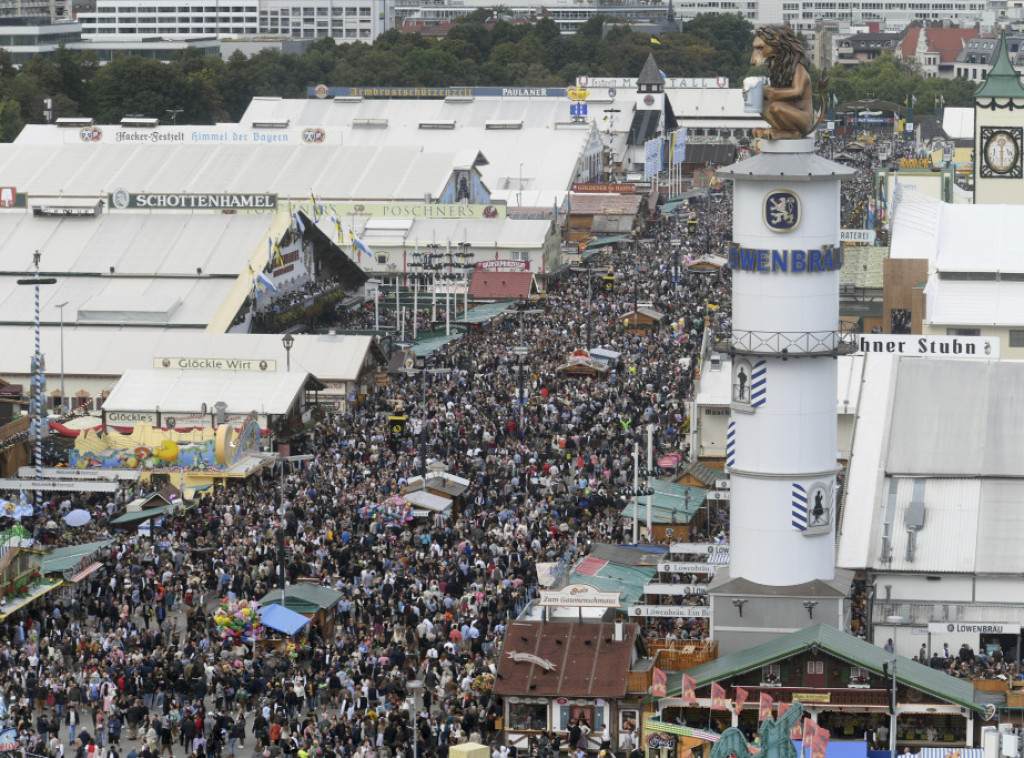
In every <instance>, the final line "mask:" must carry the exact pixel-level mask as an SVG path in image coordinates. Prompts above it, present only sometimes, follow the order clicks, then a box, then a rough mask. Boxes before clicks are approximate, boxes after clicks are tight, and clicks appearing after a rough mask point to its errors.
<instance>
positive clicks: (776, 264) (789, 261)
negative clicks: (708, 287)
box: [729, 242, 843, 274]
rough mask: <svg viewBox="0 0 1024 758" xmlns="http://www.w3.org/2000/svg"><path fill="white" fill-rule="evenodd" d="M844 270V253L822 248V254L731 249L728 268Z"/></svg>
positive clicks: (832, 247)
mask: <svg viewBox="0 0 1024 758" xmlns="http://www.w3.org/2000/svg"><path fill="white" fill-rule="evenodd" d="M842 267H843V249H842V247H840V246H839V245H822V246H821V249H819V250H767V249H764V248H762V249H758V248H754V247H740V246H739V244H738V243H736V242H733V243H731V244H730V245H729V268H732V269H739V270H741V271H760V272H782V273H787V272H789V273H794V274H796V273H815V272H819V271H838V270H839V269H841V268H842Z"/></svg>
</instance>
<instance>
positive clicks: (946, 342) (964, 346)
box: [853, 334, 1001, 358]
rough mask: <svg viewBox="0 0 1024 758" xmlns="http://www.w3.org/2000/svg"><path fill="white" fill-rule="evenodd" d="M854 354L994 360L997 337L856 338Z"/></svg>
mask: <svg viewBox="0 0 1024 758" xmlns="http://www.w3.org/2000/svg"><path fill="white" fill-rule="evenodd" d="M853 339H854V340H856V345H857V349H856V351H855V352H856V353H857V354H861V355H863V354H865V353H895V354H896V355H918V356H934V357H937V358H998V357H999V353H1000V345H1001V342H1000V340H999V337H960V336H955V335H921V334H856V335H854V336H853Z"/></svg>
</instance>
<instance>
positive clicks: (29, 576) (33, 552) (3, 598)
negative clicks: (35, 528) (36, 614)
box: [0, 524, 61, 620]
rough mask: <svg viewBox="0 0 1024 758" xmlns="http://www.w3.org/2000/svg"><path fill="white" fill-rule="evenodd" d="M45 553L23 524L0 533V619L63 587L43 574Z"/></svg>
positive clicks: (58, 581) (57, 581) (57, 580)
mask: <svg viewBox="0 0 1024 758" xmlns="http://www.w3.org/2000/svg"><path fill="white" fill-rule="evenodd" d="M45 555H46V551H44V550H42V549H40V548H39V546H38V545H36V541H35V539H33V537H32V535H31V534H29V531H28V529H26V528H25V527H23V526H22V525H21V524H15V525H14V526H12V527H11V528H10V529H7V530H6V531H3V532H0V620H3V619H5V618H7V617H8V616H10V615H11V614H12V613H14V612H15V611H17V610H19V609H21V608H24V607H25V606H26V605H28V604H29V603H31V602H33V601H34V600H36V599H37V598H40V597H42V596H43V595H45V594H47V593H48V592H51V591H53V590H55V589H57V588H58V587H60V585H61V582H60V580H59V579H53V578H51V577H48V576H45V575H44V574H43V571H42V559H43V557H44V556H45Z"/></svg>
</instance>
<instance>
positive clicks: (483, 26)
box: [0, 10, 972, 141]
mask: <svg viewBox="0 0 1024 758" xmlns="http://www.w3.org/2000/svg"><path fill="white" fill-rule="evenodd" d="M491 14H492V12H491V11H490V10H481V11H477V12H475V13H474V14H471V15H470V16H467V17H465V18H463V19H460V21H459V23H457V24H456V25H455V27H454V28H453V29H452V30H451V31H450V32H449V34H448V35H447V36H446V37H445V38H443V39H434V38H429V37H423V36H421V35H418V34H401V33H399V32H398V31H396V30H391V31H389V32H386V33H385V34H383V35H381V36H380V37H379V38H378V39H377V40H375V41H374V43H373V44H372V45H367V44H364V43H360V42H356V43H353V44H343V45H336V44H335V43H334V42H333V40H330V39H321V40H317V41H316V42H314V43H313V44H312V45H311V46H310V47H309V49H308V50H307V52H306V53H305V54H304V55H302V56H297V55H282V54H281V53H279V52H275V51H264V52H262V53H259V54H258V55H254V56H252V57H250V58H246V57H245V56H244V55H242V54H240V53H236V54H235V55H234V56H232V57H231V58H230V59H229V60H227V61H224V60H222V59H221V58H219V57H217V56H204V55H201V54H200V53H199V52H198V51H197V50H195V49H189V50H186V51H184V52H182V53H181V54H179V55H178V56H177V57H176V58H175V59H174V60H173V61H172V62H171V63H160V62H158V61H154V60H150V59H146V58H140V57H135V56H123V57H120V58H117V59H115V60H114V61H113V62H111V63H109V64H107V65H106V66H100V65H99V63H98V61H97V60H96V58H95V56H93V55H92V54H90V53H81V52H75V51H70V50H67V49H60V50H58V51H57V52H56V53H55V54H54V55H52V56H48V57H37V58H35V59H33V60H31V61H29V62H28V63H26V64H25V65H24V66H22V67H21V68H20V69H16V68H15V67H14V66H13V65H12V64H11V60H10V57H9V56H8V55H7V53H6V52H4V51H0V140H3V141H10V140H12V139H14V137H16V136H17V134H18V132H19V131H20V130H21V128H22V126H23V125H24V124H26V123H41V122H42V121H43V119H44V114H43V101H44V99H51V100H52V101H53V115H54V117H61V116H83V115H84V116H90V117H92V118H94V119H95V120H96V121H97V122H98V123H116V122H118V121H119V120H120V119H121V118H122V117H124V116H125V115H128V114H137V115H143V116H148V117H159V118H162V119H164V118H169V117H168V115H167V114H168V111H170V110H174V109H181V110H182V112H181V113H180V114H178V116H177V122H178V123H194V124H209V123H213V122H216V121H235V120H237V119H238V118H239V117H240V116H241V114H242V113H243V111H244V110H245V108H246V106H247V105H248V104H249V101H250V100H251V99H252V98H253V97H254V96H256V95H279V96H283V97H304V96H305V94H306V88H307V87H308V86H310V85H313V84H316V83H320V82H324V83H326V84H331V85H340V86H345V85H347V86H369V85H406V86H411V85H422V86H440V85H453V86H458V85H462V86H473V85H480V86H488V85H489V86H498V85H515V86H566V85H569V84H571V83H572V82H573V81H574V80H575V78H576V76H578V75H581V74H589V75H591V76H619V77H625V76H636V75H637V73H638V72H639V71H640V68H641V67H642V66H643V63H644V61H645V60H646V58H647V55H648V54H649V53H650V52H651V51H652V50H653V52H654V53H655V55H656V57H657V61H658V65H659V67H660V68H661V69H662V70H663V71H664V72H666V74H667V75H669V76H687V77H715V76H727V77H729V79H730V81H731V82H732V83H733V84H734V85H735V84H736V83H738V82H739V80H740V79H742V78H743V76H745V75H747V73H748V60H749V56H750V48H751V43H752V40H753V28H752V26H751V25H750V23H749V22H747V21H746V20H744V19H743V18H741V17H740V16H739V15H738V14H737V15H734V16H712V15H703V16H698V17H697V18H695V19H693V20H692V21H688V22H686V23H685V24H684V26H683V31H682V32H681V33H679V34H670V35H664V36H662V37H661V38H660V39H659V40H658V43H655V42H653V41H652V39H651V38H650V36H649V35H645V34H639V33H636V32H633V31H632V30H630V28H629V27H628V26H616V27H614V28H612V29H611V30H610V31H608V33H607V34H603V33H602V32H603V27H604V21H605V20H606V19H601V18H594V19H591V20H590V21H588V22H587V23H586V25H585V26H584V27H583V28H582V29H581V31H580V32H579V33H578V34H575V35H572V36H563V35H561V34H560V33H559V31H558V28H557V27H556V25H555V24H554V22H552V21H551V20H550V19H541V20H540V21H538V22H537V23H535V24H527V23H516V24H513V23H508V22H506V21H504V20H495V19H494V18H493V17H492V15H491ZM815 78H816V77H815ZM832 81H833V83H832V89H833V91H835V92H836V93H837V94H838V96H839V99H840V100H841V101H847V100H855V99H862V98H865V97H868V96H869V95H870V96H873V97H876V98H878V99H891V100H895V101H899V102H902V100H903V97H904V96H905V95H907V94H908V93H911V92H915V93H917V96H918V98H919V99H921V98H924V99H925V100H926V101H927V102H929V103H930V102H931V100H930V98H931V97H932V95H933V94H938V93H942V94H943V95H944V97H945V102H946V105H963V104H966V103H968V102H969V101H970V93H971V89H972V87H971V85H970V83H968V82H949V81H945V80H939V79H924V78H923V77H920V76H918V75H914V73H913V71H911V70H908V69H906V68H905V67H902V66H901V65H898V64H897V62H895V61H893V60H892V59H891V58H882V59H880V60H878V61H875V62H873V63H871V64H868V65H864V66H860V67H858V68H856V69H853V70H850V71H841V70H837V71H835V72H834V73H833V77H832Z"/></svg>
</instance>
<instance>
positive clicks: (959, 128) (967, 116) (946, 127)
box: [942, 108, 974, 140]
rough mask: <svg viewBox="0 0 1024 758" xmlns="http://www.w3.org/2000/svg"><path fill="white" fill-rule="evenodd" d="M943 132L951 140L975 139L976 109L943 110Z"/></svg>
mask: <svg viewBox="0 0 1024 758" xmlns="http://www.w3.org/2000/svg"><path fill="white" fill-rule="evenodd" d="M942 131H944V132H945V133H946V134H948V135H949V136H950V138H951V139H969V140H973V139H974V108H943V109H942Z"/></svg>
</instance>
